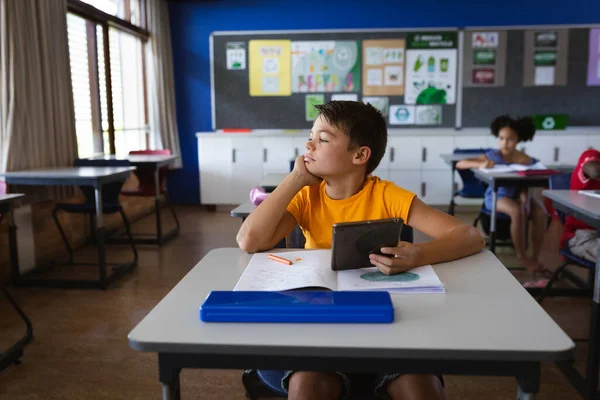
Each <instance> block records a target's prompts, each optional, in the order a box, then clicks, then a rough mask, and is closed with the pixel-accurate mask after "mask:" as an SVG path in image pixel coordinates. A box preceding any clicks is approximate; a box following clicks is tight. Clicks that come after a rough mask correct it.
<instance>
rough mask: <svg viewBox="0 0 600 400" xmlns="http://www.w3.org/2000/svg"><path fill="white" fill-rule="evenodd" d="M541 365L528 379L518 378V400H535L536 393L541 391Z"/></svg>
mask: <svg viewBox="0 0 600 400" xmlns="http://www.w3.org/2000/svg"><path fill="white" fill-rule="evenodd" d="M540 374H541V365H540V364H536V365H534V366H533V368H532V369H531V374H530V375H528V376H527V377H518V378H517V400H535V395H536V393H537V392H538V391H539V390H540Z"/></svg>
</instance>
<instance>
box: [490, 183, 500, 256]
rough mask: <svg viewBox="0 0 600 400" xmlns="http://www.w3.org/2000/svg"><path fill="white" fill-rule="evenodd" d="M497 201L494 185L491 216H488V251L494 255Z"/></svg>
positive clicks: (496, 190) (496, 191)
mask: <svg viewBox="0 0 600 400" xmlns="http://www.w3.org/2000/svg"><path fill="white" fill-rule="evenodd" d="M497 201H498V189H497V188H496V186H495V185H494V187H493V190H492V215H491V216H490V219H491V220H490V251H491V252H492V253H496V202H497Z"/></svg>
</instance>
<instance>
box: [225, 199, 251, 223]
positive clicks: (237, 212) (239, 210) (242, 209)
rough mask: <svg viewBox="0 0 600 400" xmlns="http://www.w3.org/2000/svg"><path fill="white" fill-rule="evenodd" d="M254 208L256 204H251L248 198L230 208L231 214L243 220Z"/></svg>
mask: <svg viewBox="0 0 600 400" xmlns="http://www.w3.org/2000/svg"><path fill="white" fill-rule="evenodd" d="M255 208H256V206H255V205H254V204H252V202H251V201H250V200H246V201H245V202H243V203H242V204H240V205H239V206H237V207H236V208H234V209H233V210H231V216H232V217H236V218H241V219H242V221H243V220H245V219H246V218H247V217H248V215H250V213H251V212H252V211H254V209H255Z"/></svg>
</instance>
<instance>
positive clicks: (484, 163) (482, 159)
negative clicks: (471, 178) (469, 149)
mask: <svg viewBox="0 0 600 400" xmlns="http://www.w3.org/2000/svg"><path fill="white" fill-rule="evenodd" d="M493 166H494V163H493V162H492V161H490V160H488V158H487V157H486V155H485V154H482V155H480V156H478V157H474V158H466V159H464V160H460V161H459V162H457V163H456V168H458V169H471V168H491V167H493Z"/></svg>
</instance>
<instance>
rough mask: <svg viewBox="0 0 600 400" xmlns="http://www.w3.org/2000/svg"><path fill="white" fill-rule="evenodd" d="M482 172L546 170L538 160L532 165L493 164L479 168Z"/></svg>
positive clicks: (499, 172)
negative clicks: (490, 166)
mask: <svg viewBox="0 0 600 400" xmlns="http://www.w3.org/2000/svg"><path fill="white" fill-rule="evenodd" d="M479 169H480V170H481V171H483V172H487V173H490V172H491V173H494V174H496V173H498V174H501V173H505V172H518V171H536V170H547V169H548V167H546V166H545V165H544V164H542V163H540V162H538V163H535V164H532V165H522V164H509V165H494V167H493V168H479Z"/></svg>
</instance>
